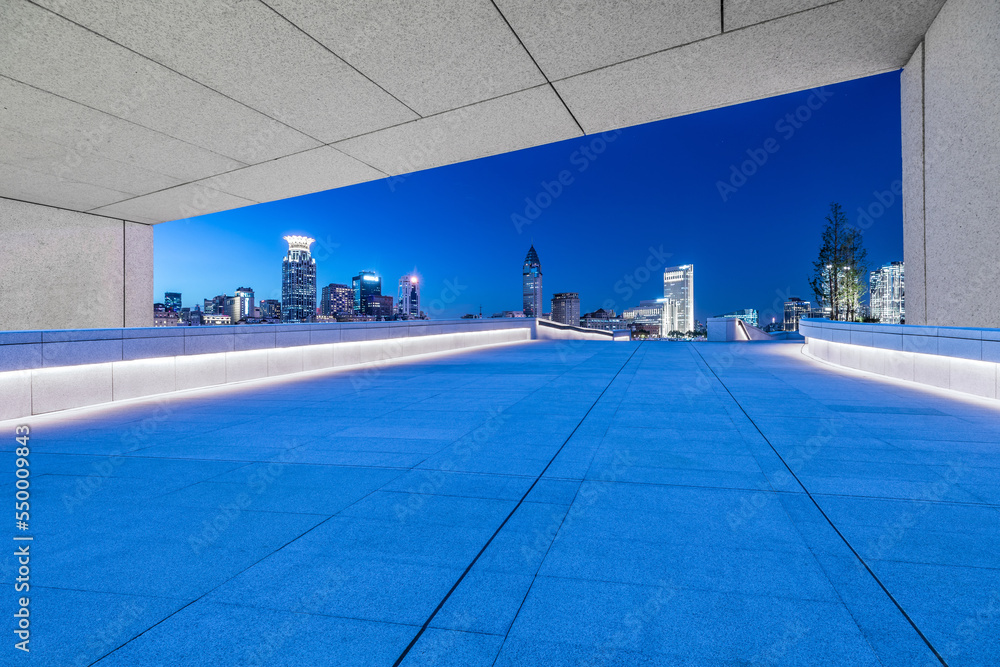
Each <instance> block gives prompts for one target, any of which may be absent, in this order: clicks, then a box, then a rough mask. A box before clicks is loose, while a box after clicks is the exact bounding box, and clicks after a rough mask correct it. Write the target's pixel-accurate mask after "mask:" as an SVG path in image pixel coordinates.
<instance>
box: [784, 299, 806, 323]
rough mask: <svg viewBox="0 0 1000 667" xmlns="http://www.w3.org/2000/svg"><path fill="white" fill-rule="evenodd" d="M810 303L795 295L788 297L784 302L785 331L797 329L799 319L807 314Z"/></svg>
mask: <svg viewBox="0 0 1000 667" xmlns="http://www.w3.org/2000/svg"><path fill="white" fill-rule="evenodd" d="M810 310H812V304H811V303H810V302H808V301H803V300H802V299H800V298H799V297H797V296H793V297H789V298H788V301H786V302H785V331H798V330H799V319H800V318H803V317H808V316H809V311H810Z"/></svg>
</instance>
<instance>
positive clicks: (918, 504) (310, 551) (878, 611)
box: [0, 342, 1000, 667]
mask: <svg viewBox="0 0 1000 667" xmlns="http://www.w3.org/2000/svg"><path fill="white" fill-rule="evenodd" d="M798 348H799V346H795V345H759V346H751V345H746V344H686V343H667V342H663V343H642V344H638V343H624V344H608V343H597V342H577V343H574V344H570V343H565V342H539V343H532V344H529V345H521V346H515V347H508V348H502V349H495V350H485V351H479V352H470V353H466V354H462V355H459V356H453V357H449V358H446V359H436V360H430V361H423V362H420V363H410V364H397V365H393V366H387V367H385V368H383V369H381V370H380V372H378V373H375V374H371V373H364V372H357V373H341V374H336V375H329V376H325V377H312V378H308V379H299V380H297V381H292V382H282V383H272V384H268V385H266V386H262V385H258V386H246V387H244V388H242V389H240V390H239V391H232V390H228V391H225V392H215V393H212V394H203V395H198V396H193V395H192V396H188V397H183V398H176V399H173V400H167V401H158V402H152V401H150V402H147V403H145V404H134V405H130V406H128V407H124V406H123V407H120V408H117V409H106V410H102V411H94V412H90V413H86V414H78V415H76V416H74V418H73V419H65V418H63V419H53V418H48V419H41V418H39V419H34V420H31V422H30V423H31V436H30V443H31V448H32V453H31V455H30V456H31V471H32V487H31V488H32V490H33V496H32V499H33V507H32V509H33V512H32V521H33V523H32V526H31V533H32V535H33V536H34V538H35V541H34V543H33V547H32V548H33V549H34V548H37V549H39V552H40V553H44V557H43V558H38V559H37V560H34V559H33V560H32V563H31V564H32V571H31V574H32V605H33V608H32V621H33V625H32V628H33V629H34V630H35V633H36V634H34V635H33V637H34V639H33V644H32V652H31V654H30V655H29V656H24V660H23V662H24V663H25V664H40V665H41V664H45V665H50V664H59V665H76V664H84V665H86V664H91V663H94V662H95V661H96V664H97V665H100V666H104V665H129V666H130V667H137V666H138V667H141V666H143V665H156V666H157V667H159V666H160V665H167V664H185V665H217V666H218V665H240V666H241V667H242V666H245V665H263V664H267V665H303V664H336V665H344V666H346V665H365V666H368V667H370V666H380V665H386V666H388V665H392V664H393V663H394V662H396V661H397V660H398V659H402V660H401V664H403V665H435V666H440V665H461V666H462V667H478V666H483V667H487V666H490V665H505V666H506V665H519V666H520V665H555V666H561V665H567V666H569V665H577V666H578V665H582V664H586V665H651V666H652V665H664V666H666V665H670V666H672V667H673V666H677V665H685V666H692V667H693V666H695V665H697V666H699V667H723V666H725V667H735V666H737V665H753V664H766V665H776V666H778V665H780V666H784V665H788V666H791V665H795V666H820V665H852V666H854V665H862V666H864V665H871V666H872V667H875V666H881V667H894V666H900V667H913V666H915V665H917V666H921V667H922V666H924V665H932V664H941V662H939V661H938V660H937V658H936V657H935V653H934V652H935V651H937V652H938V653H939V654H940V655H941V657H942V659H943V660H944V661H946V663H947V664H948V665H951V666H952V667H966V666H979V665H988V664H993V663H994V662H995V657H996V655H997V654H998V652H1000V640H998V637H997V633H996V632H994V631H993V627H992V624H994V623H995V614H996V609H997V608H998V606H1000V598H998V597H997V596H998V594H997V571H998V568H1000V556H998V554H1000V543H998V540H1000V514H998V509H1000V508H998V503H1000V467H998V466H997V459H996V449H997V444H996V443H997V441H998V438H1000V431H998V428H997V423H998V421H997V416H998V408H997V404H996V403H995V402H992V403H989V404H987V403H986V402H984V401H973V400H962V399H959V398H956V397H955V396H954V395H949V394H945V393H941V392H932V391H929V390H923V389H919V388H914V387H913V386H903V385H901V384H899V383H893V382H888V381H879V380H872V379H870V378H862V377H859V376H858V375H857V374H853V373H846V372H841V371H838V370H835V369H832V368H830V367H829V366H826V365H822V364H818V363H815V362H812V361H810V360H808V359H806V358H804V357H803V356H802V355H801V354H800V353H799V350H798ZM13 446H14V443H13V439H12V438H10V439H6V440H4V441H3V442H2V444H0V448H2V449H3V451H5V452H9V451H10V450H11V449H12V448H13ZM3 475H4V477H3V478H2V479H0V482H2V484H3V485H4V488H5V493H9V494H11V495H12V494H13V489H14V479H13V475H12V474H10V473H3ZM43 548H44V551H42V549H43ZM14 567H15V566H14V563H13V559H11V558H5V559H2V560H0V581H2V582H4V583H6V584H9V583H11V582H12V581H13V578H14V576H15V569H14ZM407 647H410V648H409V649H408V648H407ZM19 657H21V656H19Z"/></svg>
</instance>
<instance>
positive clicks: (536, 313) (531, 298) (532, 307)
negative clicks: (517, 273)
mask: <svg viewBox="0 0 1000 667" xmlns="http://www.w3.org/2000/svg"><path fill="white" fill-rule="evenodd" d="M521 286H522V289H521V294H522V296H523V297H524V316H525V317H541V316H542V312H543V311H542V263H541V261H539V259H538V253H537V252H535V246H534V245H532V246H531V249H530V250H528V255H527V257H525V258H524V268H523V269H522V270H521Z"/></svg>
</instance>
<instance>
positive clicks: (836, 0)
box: [555, 0, 845, 83]
mask: <svg viewBox="0 0 1000 667" xmlns="http://www.w3.org/2000/svg"><path fill="white" fill-rule="evenodd" d="M844 1H845V0H831V1H830V2H828V3H827V4H825V5H820V6H818V7H811V8H809V9H801V10H799V11H797V12H791V13H790V14H783V15H781V16H776V17H774V18H773V19H767V20H766V21H759V22H757V23H751V24H750V25H745V26H741V27H739V28H733V29H731V30H726V31H724V32H721V33H718V34H715V35H709V36H708V37H701V38H700V39H696V40H693V41H690V42H684V43H683V44H676V45H674V46H668V47H667V48H665V49H659V50H657V51H650V52H649V53H644V54H642V55H641V56H633V57H631V58H625V59H624V60H619V61H618V62H614V63H610V64H608V65H601V66H600V67H595V68H593V69H588V70H584V71H582V72H577V73H576V74H570V75H569V76H564V77H562V78H559V79H555V83H559V82H560V81H567V80H569V79H572V78H574V77H578V76H583V75H584V74H591V73H593V72H600V71H601V70H604V69H610V68H612V67H617V66H618V65H623V64H625V63H630V62H634V61H636V60H642V59H643V58H649V57H650V56H656V55H659V54H661V53H667V52H669V51H676V50H677V49H683V48H686V47H688V46H691V45H693V44H700V43H701V42H707V41H709V40H713V39H719V38H720V37H722V36H723V35H732V34H734V33H737V32H740V31H741V30H747V29H749V28H753V27H755V26H760V25H764V24H765V23H774V22H775V21H781V20H783V19H786V18H788V17H789V16H795V15H796V14H805V13H806V12H815V11H818V10H820V9H825V8H827V7H829V6H831V5H836V4H838V3H841V2H844Z"/></svg>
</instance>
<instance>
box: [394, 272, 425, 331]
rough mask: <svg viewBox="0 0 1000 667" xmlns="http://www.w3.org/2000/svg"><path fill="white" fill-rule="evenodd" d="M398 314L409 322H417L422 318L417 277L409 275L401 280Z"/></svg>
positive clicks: (397, 305)
mask: <svg viewBox="0 0 1000 667" xmlns="http://www.w3.org/2000/svg"><path fill="white" fill-rule="evenodd" d="M396 312H397V313H398V314H399V316H400V317H402V318H403V319H407V320H415V319H417V318H419V317H420V285H419V284H418V279H417V276H415V275H412V274H408V275H405V276H403V277H402V278H400V279H399V295H398V296H397V298H396Z"/></svg>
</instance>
